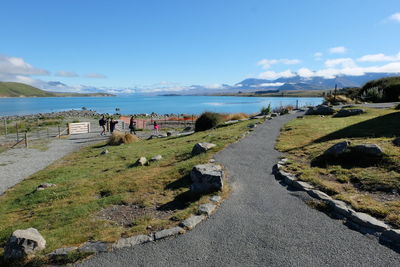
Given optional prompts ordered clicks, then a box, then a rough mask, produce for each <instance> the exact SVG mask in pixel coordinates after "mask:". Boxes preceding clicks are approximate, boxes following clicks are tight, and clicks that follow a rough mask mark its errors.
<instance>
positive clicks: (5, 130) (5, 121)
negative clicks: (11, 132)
mask: <svg viewBox="0 0 400 267" xmlns="http://www.w3.org/2000/svg"><path fill="white" fill-rule="evenodd" d="M4 135H5V136H6V137H7V119H6V118H4Z"/></svg>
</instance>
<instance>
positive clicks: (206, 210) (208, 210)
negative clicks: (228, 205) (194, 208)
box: [199, 203, 217, 216]
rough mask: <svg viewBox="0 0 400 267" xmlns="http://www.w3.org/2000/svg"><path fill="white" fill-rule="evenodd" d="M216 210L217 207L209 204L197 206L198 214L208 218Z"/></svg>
mask: <svg viewBox="0 0 400 267" xmlns="http://www.w3.org/2000/svg"><path fill="white" fill-rule="evenodd" d="M216 208H217V206H216V205H214V204H211V203H206V204H201V205H200V206H199V214H206V215H208V216H209V215H211V214H212V213H213V212H214V210H215V209H216Z"/></svg>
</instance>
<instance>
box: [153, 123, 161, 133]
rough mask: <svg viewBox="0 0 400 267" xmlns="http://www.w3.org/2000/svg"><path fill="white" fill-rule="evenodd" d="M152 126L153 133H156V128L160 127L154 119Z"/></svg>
mask: <svg viewBox="0 0 400 267" xmlns="http://www.w3.org/2000/svg"><path fill="white" fill-rule="evenodd" d="M153 126H154V133H155V134H158V130H159V129H160V126H159V125H158V124H157V122H156V121H154V123H153Z"/></svg>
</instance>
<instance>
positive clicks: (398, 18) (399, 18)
mask: <svg viewBox="0 0 400 267" xmlns="http://www.w3.org/2000/svg"><path fill="white" fill-rule="evenodd" d="M389 20H394V21H397V22H400V12H397V13H394V14H392V15H391V16H390V17H389Z"/></svg>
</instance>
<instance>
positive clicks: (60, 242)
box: [0, 121, 254, 256]
mask: <svg viewBox="0 0 400 267" xmlns="http://www.w3.org/2000/svg"><path fill="white" fill-rule="evenodd" d="M251 123H254V121H252V122H241V123H238V124H235V125H232V126H228V127H221V128H217V129H214V130H209V131H204V132H199V133H195V134H193V135H190V136H185V137H170V138H163V139H153V140H148V141H144V140H142V141H139V142H136V143H133V144H130V145H121V146H105V145H104V144H100V145H95V146H91V147H86V148H84V149H82V150H81V151H79V152H76V153H73V154H70V155H68V156H66V157H64V158H63V159H62V160H59V161H57V162H56V163H54V164H52V165H51V166H49V167H47V168H46V169H44V170H42V171H39V172H37V173H35V174H34V175H32V176H31V177H29V178H28V179H26V180H24V181H23V182H21V183H20V184H18V185H16V186H14V187H13V188H11V189H9V190H8V191H7V192H6V193H5V194H4V195H2V196H0V214H1V215H2V216H0V247H4V245H5V242H6V240H7V238H8V237H9V236H10V234H11V233H12V232H13V231H14V230H16V229H25V228H28V227H35V228H37V229H38V230H39V232H40V233H41V234H42V235H43V236H44V238H45V239H46V241H47V245H46V249H45V251H44V252H43V254H44V253H48V252H51V251H52V250H54V249H56V248H60V247H65V246H76V245H79V244H81V243H83V242H85V241H88V240H100V241H109V242H111V241H115V240H117V239H118V238H120V237H121V236H130V235H134V234H139V233H148V232H149V231H150V230H147V229H146V227H147V226H148V225H151V226H152V227H153V229H161V228H163V227H169V226H173V225H177V224H178V220H182V219H184V218H187V217H188V216H189V215H190V214H192V213H194V212H195V211H196V209H197V207H198V205H199V203H203V202H205V201H207V199H208V196H193V195H191V194H190V193H189V185H190V178H189V176H188V175H189V172H190V170H191V169H192V168H193V166H194V165H196V164H199V163H205V162H207V161H208V160H209V158H211V157H212V156H213V155H214V154H215V153H216V152H217V151H219V150H221V149H223V148H224V147H225V146H226V145H228V144H230V143H232V142H235V141H236V140H238V139H239V138H240V136H241V134H242V133H244V132H245V131H247V129H248V125H249V124H251ZM198 142H211V143H214V144H216V145H217V146H216V147H215V148H213V149H212V150H210V151H209V152H207V153H206V154H202V155H198V156H195V157H192V156H191V154H190V152H191V150H192V147H193V145H194V144H195V143H198ZM105 148H107V149H108V150H109V152H110V153H108V154H106V155H100V153H101V151H103V150H104V149H105ZM157 154H161V155H162V156H163V160H161V161H159V162H155V163H152V164H151V165H150V166H143V167H133V163H134V162H135V161H136V160H137V159H138V158H139V157H140V156H145V157H146V158H148V159H149V158H151V157H152V156H154V155H157ZM44 182H48V183H54V184H56V185H57V186H56V187H51V188H48V189H46V190H43V191H38V192H35V193H33V191H34V189H35V188H36V187H37V186H38V185H39V184H41V183H44ZM105 192H106V193H105ZM226 193H227V191H224V192H221V193H220V194H222V195H224V194H226ZM101 196H103V197H101ZM131 203H135V204H138V205H140V206H141V207H149V208H156V207H161V208H164V209H166V210H168V209H169V208H170V207H175V208H176V210H172V212H171V214H169V215H168V217H167V218H165V219H159V218H152V217H149V216H147V215H146V216H143V217H140V218H137V219H136V220H135V221H134V222H132V226H131V227H122V226H119V225H117V224H115V223H113V222H112V221H107V220H102V219H100V218H98V217H97V215H96V214H98V212H99V211H100V210H102V209H104V208H106V207H108V206H110V205H121V204H131ZM1 253H2V252H1V249H0V254H1ZM39 256H40V255H39Z"/></svg>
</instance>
